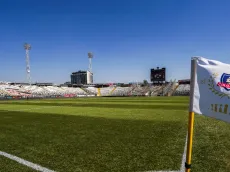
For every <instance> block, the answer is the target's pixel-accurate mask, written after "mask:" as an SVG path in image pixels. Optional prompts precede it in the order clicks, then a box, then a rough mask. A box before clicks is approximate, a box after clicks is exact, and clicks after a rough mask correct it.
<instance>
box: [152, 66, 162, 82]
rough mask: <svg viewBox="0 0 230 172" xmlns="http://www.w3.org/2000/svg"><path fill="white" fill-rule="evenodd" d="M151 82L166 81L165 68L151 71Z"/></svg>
mask: <svg viewBox="0 0 230 172" xmlns="http://www.w3.org/2000/svg"><path fill="white" fill-rule="evenodd" d="M151 81H152V82H154V81H165V68H162V69H151Z"/></svg>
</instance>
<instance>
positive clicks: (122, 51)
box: [0, 0, 230, 83]
mask: <svg viewBox="0 0 230 172" xmlns="http://www.w3.org/2000/svg"><path fill="white" fill-rule="evenodd" d="M229 6H230V1H227V0H226V1H224V0H220V1H217V0H216V1H212V0H72V1H69V0H65V1H58V0H39V1H38V0H37V1H31V0H30V1H25V0H1V1H0V64H1V66H0V81H16V82H25V79H26V75H25V51H24V49H23V44H24V43H25V42H28V43H30V44H31V45H32V50H31V52H30V56H31V77H32V81H33V82H35V81H37V82H54V83H63V82H66V81H69V80H70V73H71V72H74V71H77V70H86V69H87V68H88V59H87V53H88V52H89V51H92V52H93V53H94V59H93V72H94V81H95V82H97V83H101V82H131V81H143V79H147V80H149V75H150V68H153V67H157V66H160V67H166V68H167V75H166V77H167V80H170V79H187V78H189V75H190V74H189V72H190V59H191V56H196V55H197V56H204V57H206V58H210V59H215V60H220V61H223V62H226V63H230V58H229V57H230V56H229V55H230V41H229V40H230V20H229V16H230V10H229Z"/></svg>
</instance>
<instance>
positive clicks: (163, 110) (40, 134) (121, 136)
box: [0, 97, 230, 172]
mask: <svg viewBox="0 0 230 172" xmlns="http://www.w3.org/2000/svg"><path fill="white" fill-rule="evenodd" d="M188 103H189V100H188V97H155V98H150V97H132V98H131V97H130V98H103V97H101V98H78V99H52V100H51V99H49V100H48V99H47V100H29V101H27V100H19V101H0V151H3V152H7V153H9V154H12V155H15V156H18V157H20V158H23V159H25V160H27V161H30V162H33V163H36V164H39V165H41V166H43V167H46V168H49V169H51V170H54V171H63V172H72V171H74V172H108V171H111V172H135V171H138V172H142V171H143V172H144V171H160V170H174V171H179V170H180V167H181V161H182V155H183V152H184V146H185V139H186V134H187V121H188V120H187V119H188ZM0 171H3V172H19V171H20V172H21V171H23V172H27V171H28V172H29V171H33V170H32V169H30V168H28V167H26V166H24V165H21V164H19V163H17V162H15V161H12V160H10V159H7V158H5V157H3V156H0ZM192 171H194V172H230V125H229V124H227V123H225V122H222V121H218V120H215V119H211V118H208V117H204V116H198V115H196V116H195V130H194V145H193V154H192Z"/></svg>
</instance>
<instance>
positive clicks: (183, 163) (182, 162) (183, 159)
mask: <svg viewBox="0 0 230 172" xmlns="http://www.w3.org/2000/svg"><path fill="white" fill-rule="evenodd" d="M187 142H188V134H187V135H186V140H185V146H184V153H183V156H182V161H181V167H180V170H177V171H167V170H162V171H145V172H185V162H186V152H187Z"/></svg>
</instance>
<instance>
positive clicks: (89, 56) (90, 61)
mask: <svg viewBox="0 0 230 172" xmlns="http://www.w3.org/2000/svg"><path fill="white" fill-rule="evenodd" d="M88 58H89V71H90V72H91V73H92V58H93V53H92V52H89V53H88Z"/></svg>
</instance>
